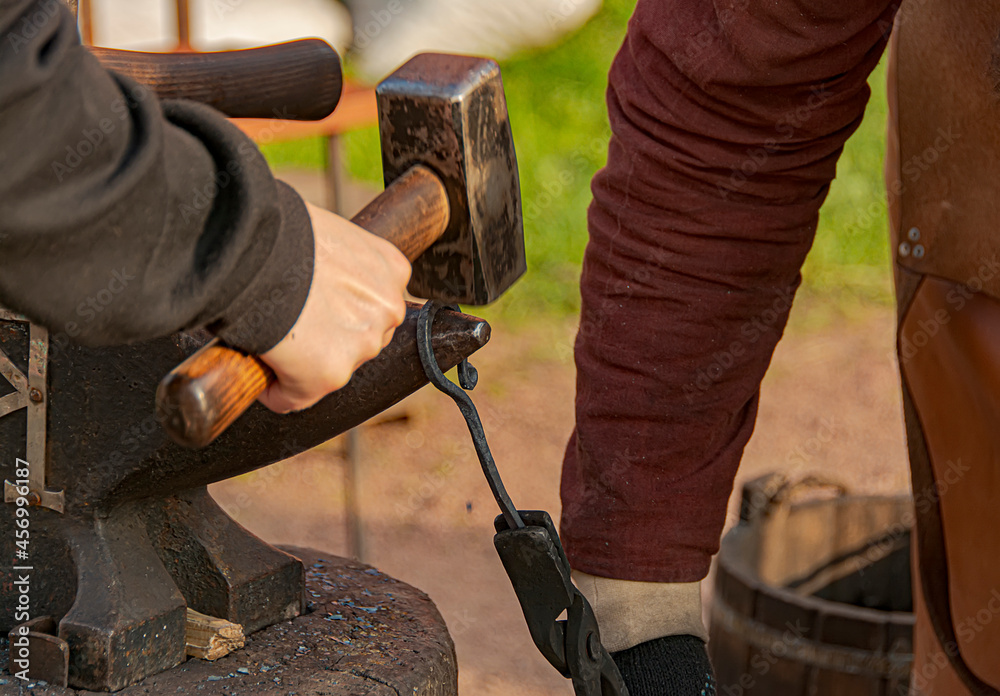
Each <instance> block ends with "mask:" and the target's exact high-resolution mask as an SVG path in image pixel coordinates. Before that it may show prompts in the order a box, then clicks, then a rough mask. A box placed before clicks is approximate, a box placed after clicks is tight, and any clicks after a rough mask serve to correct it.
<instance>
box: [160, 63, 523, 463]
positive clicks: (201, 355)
mask: <svg viewBox="0 0 1000 696" xmlns="http://www.w3.org/2000/svg"><path fill="white" fill-rule="evenodd" d="M376 100H377V102H378V120H379V133H380V137H381V140H382V169H383V174H384V178H385V182H386V189H385V191H383V192H382V193H381V194H380V195H379V196H378V197H377V198H376V199H375V200H374V201H372V202H371V203H370V204H369V205H368V206H367V207H366V208H365V209H364V210H362V211H361V212H360V213H358V214H357V215H356V216H355V217H354V218H353V220H352V222H354V223H355V224H357V225H359V226H361V227H363V228H365V229H366V230H368V231H369V232H372V233H373V234H375V235H377V236H379V237H381V238H383V239H386V240H388V241H390V242H392V243H393V244H394V245H395V246H396V247H397V248H398V249H399V250H400V251H402V252H403V254H404V255H405V256H406V257H407V258H408V259H409V260H410V262H411V263H412V264H413V274H412V276H411V279H410V283H409V286H408V290H409V292H410V293H411V294H412V295H415V296H417V297H423V298H428V299H434V300H440V301H444V302H450V303H454V302H461V303H463V304H473V305H483V304H489V303H490V302H492V301H493V300H495V299H496V298H497V297H499V296H500V295H501V294H502V293H503V292H504V291H505V290H506V289H507V288H509V287H510V286H511V285H512V284H513V283H514V281H516V280H517V279H518V278H520V277H521V275H522V274H523V273H524V271H525V270H526V263H525V255H524V231H523V226H522V218H521V199H520V185H519V182H518V174H517V161H516V159H515V156H514V143H513V138H512V136H511V131H510V121H509V120H508V117H507V104H506V99H505V98H504V92H503V83H502V82H501V79H500V68H499V66H498V65H497V64H496V63H495V62H494V61H492V60H488V59H485V58H473V57H467V56H455V55H443V54H432V53H427V54H421V55H418V56H415V57H414V58H412V59H410V60H409V61H408V62H407V63H406V64H405V65H403V66H402V67H401V68H399V69H398V70H396V72H394V73H393V74H392V75H390V76H389V77H387V78H386V79H385V80H383V81H382V82H381V83H380V84H379V86H378V87H377V88H376ZM275 379H276V377H275V375H274V373H273V372H272V371H271V369H270V368H269V367H268V366H267V365H265V364H264V363H263V362H261V361H260V359H259V358H257V357H255V356H250V355H246V354H244V353H242V352H240V351H238V350H235V349H233V348H231V347H229V346H226V345H224V344H223V343H221V342H220V341H217V340H216V341H212V342H210V343H208V344H207V345H205V346H204V347H203V348H201V349H200V350H199V351H198V352H196V353H194V354H193V355H192V356H191V357H190V358H188V359H187V360H185V361H184V362H183V363H181V364H180V365H178V366H177V367H176V368H174V369H173V370H172V371H171V372H170V374H168V375H167V376H166V377H165V378H164V379H163V381H162V382H161V383H160V385H159V388H158V390H157V393H156V402H157V413H158V414H159V417H160V421H161V423H162V424H163V426H164V428H165V429H166V431H167V433H168V434H169V435H170V436H171V437H172V438H173V439H174V440H175V441H176V442H178V443H179V444H181V445H184V446H187V447H192V448H198V447H204V446H206V445H208V444H209V443H210V442H212V441H213V440H214V439H215V438H216V437H218V436H219V435H220V434H221V433H222V432H223V431H224V430H225V429H226V428H227V427H228V426H229V425H230V424H231V423H232V422H233V421H235V420H236V419H237V418H238V417H239V416H240V414H242V413H243V412H244V411H245V410H246V409H247V408H249V406H250V405H251V404H252V403H253V402H254V401H255V400H256V399H257V397H258V396H260V395H261V394H262V393H263V392H264V391H265V390H266V389H267V387H268V385H269V384H271V383H272V382H273V381H274V380H275Z"/></svg>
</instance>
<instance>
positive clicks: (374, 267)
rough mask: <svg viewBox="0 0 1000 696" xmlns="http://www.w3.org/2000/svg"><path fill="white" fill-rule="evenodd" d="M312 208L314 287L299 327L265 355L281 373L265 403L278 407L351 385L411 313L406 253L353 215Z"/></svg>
mask: <svg viewBox="0 0 1000 696" xmlns="http://www.w3.org/2000/svg"><path fill="white" fill-rule="evenodd" d="M306 207H307V208H308V210H309V217H310V219H311V220H312V226H313V238H314V240H315V241H314V244H315V247H314V248H315V265H314V270H313V279H312V286H311V287H310V288H309V295H308V297H307V298H306V302H305V306H303V308H302V313H301V314H300V315H299V318H298V321H296V322H295V325H294V326H293V327H292V329H291V331H289V332H288V335H287V336H285V337H284V338H283V339H282V340H281V342H279V343H278V344H277V345H276V346H275V347H274V348H272V349H271V350H269V351H267V352H266V353H264V354H262V355H261V356H260V358H261V359H262V360H263V361H264V362H266V363H267V364H268V365H270V366H271V368H272V369H273V370H274V372H275V374H276V375H277V377H278V380H277V382H275V383H273V384H271V386H269V387H268V389H267V391H266V392H264V394H263V395H262V396H261V397H260V402H261V403H262V404H264V405H265V406H267V407H268V408H269V409H271V410H272V411H276V412H278V413H287V412H289V411H299V410H302V409H304V408H308V407H309V406H312V405H313V404H315V403H316V402H317V401H319V400H320V399H322V398H323V397H324V396H326V395H327V394H329V393H330V392H332V391H336V390H337V389H340V388H341V387H343V386H344V385H345V384H347V382H348V380H350V378H351V374H353V372H354V370H356V369H357V368H358V367H359V366H360V365H361V364H362V363H364V362H366V361H367V360H370V359H371V358H374V357H375V356H376V355H378V354H379V352H380V351H381V350H382V349H383V348H384V347H385V346H386V345H387V344H388V343H389V341H390V340H391V339H392V334H393V332H394V331H395V329H396V327H397V326H399V325H400V324H401V323H402V321H403V318H404V317H405V315H406V304H405V302H404V299H403V297H404V292H405V291H406V284H407V282H408V281H409V278H410V264H409V263H408V262H407V260H406V257H404V256H403V255H402V254H401V253H400V252H399V251H398V250H397V249H396V247H394V246H393V245H392V244H390V243H389V242H386V241H385V240H383V239H380V238H378V237H376V236H375V235H373V234H371V233H369V232H367V231H365V230H364V229H362V228H361V227H358V226H357V225H355V224H354V223H352V222H350V221H349V220H347V219H345V218H342V217H340V216H339V215H335V214H334V213H331V212H330V211H328V210H324V209H323V208H319V207H317V206H314V205H310V204H308V203H307V204H306Z"/></svg>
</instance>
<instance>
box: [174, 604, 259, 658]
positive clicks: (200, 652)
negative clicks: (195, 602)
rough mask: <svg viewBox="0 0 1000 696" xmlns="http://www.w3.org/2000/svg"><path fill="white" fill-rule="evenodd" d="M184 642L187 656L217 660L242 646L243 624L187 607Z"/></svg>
mask: <svg viewBox="0 0 1000 696" xmlns="http://www.w3.org/2000/svg"><path fill="white" fill-rule="evenodd" d="M184 642H185V643H186V644H187V654H188V657H197V658H200V659H202V660H218V659H219V658H220V657H225V656H226V655H228V654H229V653H231V652H232V651H233V650H238V649H240V648H242V647H243V644H244V643H245V639H244V636H243V626H241V625H240V624H238V623H233V622H232V621H226V620H225V619H218V618H216V617H214V616H208V615H207V614H202V613H200V612H197V611H195V610H194V609H191V608H188V610H187V626H186V629H185V632H184Z"/></svg>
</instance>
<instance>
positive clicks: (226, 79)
mask: <svg viewBox="0 0 1000 696" xmlns="http://www.w3.org/2000/svg"><path fill="white" fill-rule="evenodd" d="M90 51H91V53H93V54H94V55H95V56H96V57H97V59H98V60H99V61H101V64H102V65H103V66H104V67H105V68H108V69H109V70H114V71H116V72H119V73H122V74H124V75H128V76H129V77H131V78H132V79H133V80H135V81H136V82H138V83H139V84H141V85H145V86H146V87H149V88H151V89H152V90H153V91H154V92H156V94H157V96H159V97H160V98H161V99H192V100H194V101H197V102H201V103H202V104H207V105H209V106H211V107H213V108H215V109H218V110H219V111H221V112H222V113H224V114H225V115H226V116H230V117H232V118H282V119H291V120H296V121H318V120H319V119H322V118H326V117H327V116H329V115H330V114H331V113H333V110H334V109H335V108H336V107H337V102H339V101H340V94H341V91H342V89H343V84H344V79H343V73H342V71H341V65H340V56H338V55H337V52H336V51H335V50H333V48H332V47H331V46H330V45H329V44H327V43H326V42H325V41H321V40H320V39H301V40H299V41H290V42H288V43H283V44H275V45H273V46H262V47H260V48H247V49H243V50H239V51H217V52H212V53H143V52H140V51H120V50H117V49H112V48H98V47H91V48H90Z"/></svg>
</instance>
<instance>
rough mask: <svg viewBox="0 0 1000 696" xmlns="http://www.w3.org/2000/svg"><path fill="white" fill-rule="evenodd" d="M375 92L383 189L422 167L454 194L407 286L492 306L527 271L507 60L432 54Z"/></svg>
mask: <svg viewBox="0 0 1000 696" xmlns="http://www.w3.org/2000/svg"><path fill="white" fill-rule="evenodd" d="M376 96H377V100H378V116H379V132H380V135H381V138H382V169H383V172H384V176H385V183H386V186H388V185H389V184H390V183H391V182H392V181H393V180H394V179H396V177H398V176H400V175H401V174H403V173H404V172H405V171H406V170H407V169H409V168H410V167H411V166H413V165H415V164H423V165H424V166H427V167H429V168H431V169H432V170H434V172H435V173H436V174H437V175H438V177H440V179H441V181H442V183H443V184H444V186H445V189H446V190H447V192H448V202H449V206H450V213H451V217H450V222H449V223H448V228H447V230H446V231H445V232H444V234H443V235H442V236H441V238H440V239H439V240H438V241H437V242H436V243H435V244H434V245H433V246H432V247H430V248H429V249H428V250H427V251H425V252H424V253H423V254H422V255H421V256H420V258H418V259H417V260H416V261H415V262H414V264H413V275H412V277H411V280H410V286H409V290H410V292H411V293H412V294H414V295H416V296H418V297H425V298H433V299H436V300H444V301H449V302H462V303H465V304H474V305H482V304H489V303H490V302H492V301H493V300H495V299H496V298H497V297H499V296H500V295H501V294H502V293H503V292H504V291H505V290H506V289H507V288H509V287H510V286H511V285H513V283H514V281H516V280H517V279H518V278H520V277H521V275H522V274H523V273H524V271H525V270H526V268H527V266H526V263H525V257H524V228H523V224H522V219H521V188H520V183H519V181H518V175H517V160H516V158H515V156H514V141H513V138H512V136H511V131H510V121H509V120H508V118H507V102H506V100H505V99H504V92H503V83H502V82H501V80H500V67H499V66H498V65H497V64H496V63H495V62H494V61H492V60H488V59H486V58H473V57H468V56H456V55H444V54H436V53H425V54H421V55H418V56H415V57H414V58H411V59H410V60H409V61H408V62H407V63H406V64H405V65H403V66H402V67H401V68H399V69H398V70H396V72H394V73H393V74H392V75H390V76H389V77H387V78H386V79H385V80H383V81H382V83H381V84H379V86H378V88H377V89H376Z"/></svg>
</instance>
